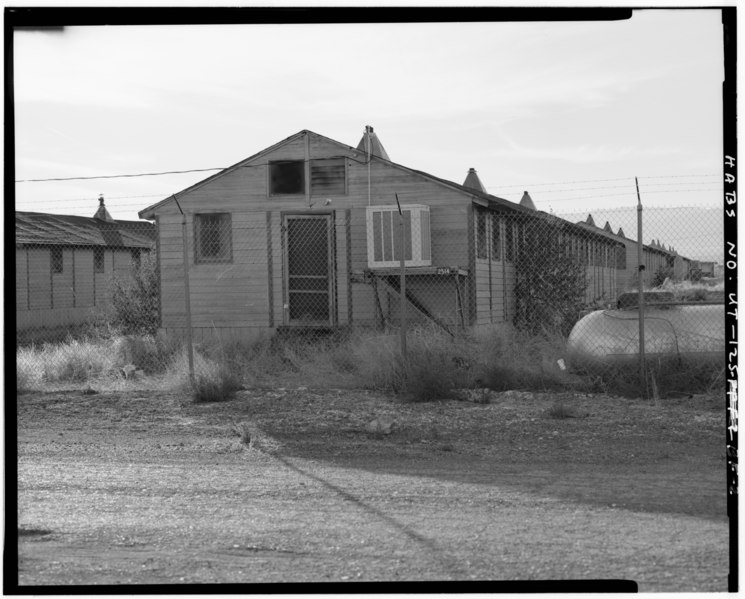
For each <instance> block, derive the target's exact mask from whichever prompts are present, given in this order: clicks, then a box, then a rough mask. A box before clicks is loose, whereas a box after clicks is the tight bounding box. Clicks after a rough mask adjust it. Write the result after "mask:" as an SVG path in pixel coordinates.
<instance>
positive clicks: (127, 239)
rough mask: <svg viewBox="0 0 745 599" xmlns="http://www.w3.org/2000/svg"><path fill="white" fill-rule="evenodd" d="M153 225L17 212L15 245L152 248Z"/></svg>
mask: <svg viewBox="0 0 745 599" xmlns="http://www.w3.org/2000/svg"><path fill="white" fill-rule="evenodd" d="M155 237H156V230H155V225H153V224H152V223H149V222H145V221H136V220H120V221H115V222H106V221H103V220H100V219H97V218H91V217H87V216H72V215H67V214H45V213H42V212H16V244H17V245H74V246H107V247H124V248H137V247H140V248H145V247H148V248H149V247H152V246H153V244H154V243H155Z"/></svg>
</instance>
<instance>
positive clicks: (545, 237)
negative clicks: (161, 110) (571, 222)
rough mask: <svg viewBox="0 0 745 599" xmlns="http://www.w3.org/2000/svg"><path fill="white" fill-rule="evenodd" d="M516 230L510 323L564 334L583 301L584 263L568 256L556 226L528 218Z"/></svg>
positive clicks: (575, 317)
mask: <svg viewBox="0 0 745 599" xmlns="http://www.w3.org/2000/svg"><path fill="white" fill-rule="evenodd" d="M520 230H521V237H520V244H519V250H518V252H519V253H518V255H517V260H516V261H515V273H516V274H515V276H516V279H515V299H516V313H515V317H514V324H515V326H516V327H517V328H518V329H522V330H525V331H528V332H530V333H532V334H543V333H545V332H547V331H548V332H559V333H562V334H564V335H568V334H569V332H570V331H571V329H572V327H573V326H574V323H575V322H577V319H578V317H579V314H580V312H581V310H582V308H583V305H584V302H585V291H586V289H587V272H586V268H585V265H584V264H583V263H582V261H580V260H577V259H573V258H572V256H573V255H574V254H573V252H572V251H571V247H570V245H569V241H568V239H566V238H564V237H562V236H561V232H560V230H559V228H558V227H556V226H553V225H550V224H548V223H544V222H537V223H532V222H529V223H525V224H523V225H522V226H521V227H520Z"/></svg>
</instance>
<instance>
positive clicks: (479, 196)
mask: <svg viewBox="0 0 745 599" xmlns="http://www.w3.org/2000/svg"><path fill="white" fill-rule="evenodd" d="M303 135H313V136H315V137H316V138H318V139H319V140H323V141H325V142H327V143H330V144H333V145H336V146H338V147H339V149H340V151H343V152H346V154H345V155H340V156H339V157H340V158H341V157H342V156H346V155H348V153H349V151H352V152H355V153H358V152H364V149H360V148H353V147H351V146H347V145H345V144H343V143H341V142H338V141H336V140H334V139H331V138H329V137H326V136H324V135H320V134H319V133H315V132H313V131H310V130H308V129H303V130H302V131H298V132H297V133H295V134H294V135H291V136H290V137H287V138H285V139H283V140H282V141H280V142H278V143H276V144H274V145H273V146H270V147H268V148H265V149H264V150H261V151H260V152H257V153H256V154H254V155H253V156H249V157H248V158H245V159H244V160H241V161H240V162H238V163H236V164H234V165H233V166H229V167H228V168H226V169H224V170H222V171H220V172H218V173H215V174H214V175H211V176H209V177H207V178H206V179H203V180H202V181H199V182H198V183H195V184H194V185H192V186H191V187H187V188H186V189H184V190H183V191H181V192H179V193H176V194H174V195H172V196H169V197H167V198H166V199H164V200H162V201H160V202H158V203H156V204H153V205H152V206H149V207H147V208H145V209H144V210H141V211H140V212H139V213H138V214H139V216H140V218H153V216H154V213H155V211H156V210H157V209H158V208H159V207H160V206H163V205H164V204H166V203H168V202H171V201H173V200H174V199H175V198H177V197H179V196H181V195H182V194H184V193H187V192H189V191H193V190H195V189H198V188H199V187H201V186H203V185H205V184H206V183H209V182H210V181H213V180H215V179H217V178H219V177H222V176H223V175H226V174H227V173H230V172H233V171H235V170H237V169H238V168H241V167H243V166H244V165H246V164H248V163H250V162H253V161H255V160H257V159H259V158H261V157H262V156H264V155H266V154H268V153H270V152H273V151H275V150H276V149H278V148H280V147H282V146H283V145H285V144H288V143H290V142H292V141H295V140H296V139H298V138H300V137H301V136H303ZM381 147H382V146H381ZM363 148H364V147H363ZM373 159H374V160H377V161H379V162H382V163H384V164H388V165H390V166H393V167H395V168H397V169H401V170H402V171H405V172H408V173H412V174H415V175H418V176H420V177H422V178H424V179H426V180H428V181H431V182H433V183H437V184H438V185H442V186H444V187H447V188H449V189H452V190H455V191H459V192H461V193H463V195H464V196H465V197H466V198H469V199H470V200H471V201H472V202H474V203H476V204H479V205H480V206H484V207H486V208H488V209H490V210H497V211H505V210H508V211H510V212H516V213H518V214H523V215H531V216H533V217H534V218H536V217H537V218H544V219H546V220H550V221H551V222H552V223H557V224H560V225H561V226H565V227H569V228H575V227H577V225H576V224H574V223H571V222H569V221H566V220H564V219H561V218H559V217H557V216H553V215H550V214H548V213H546V212H540V211H538V210H536V209H535V206H533V207H532V208H529V207H526V206H523V205H521V204H515V203H514V202H510V201H508V200H505V199H504V198H500V197H497V196H494V195H491V194H489V193H486V191H479V190H477V189H473V188H471V187H467V186H465V185H460V184H458V183H454V182H453V181H448V180H447V179H442V178H440V177H436V176H435V175H431V174H430V173H426V172H424V171H419V170H416V169H413V168H410V167H408V166H404V165H402V164H398V163H396V162H393V161H392V160H390V159H388V158H384V157H382V156H379V155H375V153H374V152H373ZM528 199H530V196H528ZM530 202H531V203H532V199H531V200H530ZM591 219H592V217H590V220H591ZM593 224H594V223H593ZM596 237H597V238H598V239H606V238H604V237H603V236H602V235H597V236H596Z"/></svg>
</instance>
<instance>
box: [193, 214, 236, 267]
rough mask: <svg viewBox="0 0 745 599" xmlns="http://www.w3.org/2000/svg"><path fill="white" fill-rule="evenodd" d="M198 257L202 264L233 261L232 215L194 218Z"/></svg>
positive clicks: (199, 215)
mask: <svg viewBox="0 0 745 599" xmlns="http://www.w3.org/2000/svg"><path fill="white" fill-rule="evenodd" d="M194 226H195V237H196V244H195V246H196V247H195V250H196V256H195V261H196V262H197V263H200V262H231V261H232V259H233V249H232V231H231V228H232V227H231V218H230V214H227V213H220V214H196V215H195V216H194Z"/></svg>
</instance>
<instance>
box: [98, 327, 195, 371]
mask: <svg viewBox="0 0 745 599" xmlns="http://www.w3.org/2000/svg"><path fill="white" fill-rule="evenodd" d="M180 348H181V342H180V341H178V340H177V339H174V338H170V337H166V336H165V335H156V336H151V335H125V336H123V337H118V338H115V339H114V340H113V348H112V350H113V352H114V354H115V355H116V361H117V363H118V364H122V365H126V364H134V365H135V367H136V368H137V369H138V370H142V371H144V372H145V373H146V374H155V373H159V372H164V371H165V370H166V368H167V366H168V364H169V363H170V362H171V360H172V359H173V357H174V356H175V355H176V354H177V352H178V351H179V349H180Z"/></svg>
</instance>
